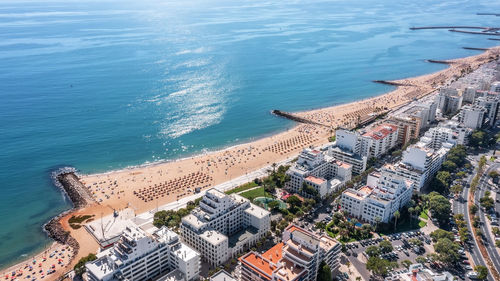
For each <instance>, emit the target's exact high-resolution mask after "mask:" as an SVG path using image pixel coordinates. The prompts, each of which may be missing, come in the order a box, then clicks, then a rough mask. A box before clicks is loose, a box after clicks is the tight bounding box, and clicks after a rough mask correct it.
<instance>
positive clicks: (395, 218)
mask: <svg viewBox="0 0 500 281" xmlns="http://www.w3.org/2000/svg"><path fill="white" fill-rule="evenodd" d="M400 216H401V214H400V213H399V211H396V212H394V231H396V225H397V224H398V219H399V217H400Z"/></svg>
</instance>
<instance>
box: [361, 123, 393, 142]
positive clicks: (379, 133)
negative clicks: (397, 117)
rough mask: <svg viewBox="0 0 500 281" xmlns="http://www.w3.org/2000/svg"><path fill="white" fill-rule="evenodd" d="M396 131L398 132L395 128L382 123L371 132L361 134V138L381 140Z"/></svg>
mask: <svg viewBox="0 0 500 281" xmlns="http://www.w3.org/2000/svg"><path fill="white" fill-rule="evenodd" d="M397 130H398V127H397V126H395V125H391V124H387V123H384V124H382V125H380V126H378V127H376V128H374V129H373V130H371V131H369V132H366V133H365V134H363V136H365V137H371V138H373V139H375V140H381V139H383V138H385V137H387V136H388V135H390V134H391V133H393V132H395V131H397Z"/></svg>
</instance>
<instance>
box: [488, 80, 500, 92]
mask: <svg viewBox="0 0 500 281" xmlns="http://www.w3.org/2000/svg"><path fill="white" fill-rule="evenodd" d="M490 91H492V92H497V93H500V81H495V82H493V83H491V88H490Z"/></svg>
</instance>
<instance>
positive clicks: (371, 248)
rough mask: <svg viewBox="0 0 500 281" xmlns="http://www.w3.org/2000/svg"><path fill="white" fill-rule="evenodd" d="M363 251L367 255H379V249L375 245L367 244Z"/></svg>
mask: <svg viewBox="0 0 500 281" xmlns="http://www.w3.org/2000/svg"><path fill="white" fill-rule="evenodd" d="M365 253H366V254H367V255H368V256H369V257H376V256H378V255H380V249H379V248H378V247H377V246H369V247H368V248H366V250H365Z"/></svg>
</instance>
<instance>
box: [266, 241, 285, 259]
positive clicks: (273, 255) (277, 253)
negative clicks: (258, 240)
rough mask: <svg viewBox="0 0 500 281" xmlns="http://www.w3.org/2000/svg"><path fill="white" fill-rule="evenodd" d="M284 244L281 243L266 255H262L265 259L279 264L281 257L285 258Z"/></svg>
mask: <svg viewBox="0 0 500 281" xmlns="http://www.w3.org/2000/svg"><path fill="white" fill-rule="evenodd" d="M284 245H285V244H283V242H280V243H278V244H276V245H274V246H273V247H271V249H269V250H267V251H266V252H265V253H264V254H262V256H263V257H265V258H267V259H269V260H270V261H271V262H273V263H278V262H279V261H280V260H281V257H282V256H283V246H284Z"/></svg>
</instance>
